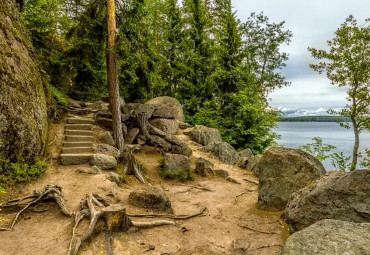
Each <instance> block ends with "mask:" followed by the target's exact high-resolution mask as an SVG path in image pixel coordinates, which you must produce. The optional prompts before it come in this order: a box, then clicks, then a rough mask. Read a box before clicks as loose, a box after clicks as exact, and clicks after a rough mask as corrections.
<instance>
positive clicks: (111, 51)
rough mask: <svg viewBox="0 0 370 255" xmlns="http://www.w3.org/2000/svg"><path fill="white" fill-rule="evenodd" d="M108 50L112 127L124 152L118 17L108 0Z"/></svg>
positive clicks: (115, 137) (111, 2)
mask: <svg viewBox="0 0 370 255" xmlns="http://www.w3.org/2000/svg"><path fill="white" fill-rule="evenodd" d="M107 3H108V6H107V12H108V49H107V76H108V89H109V108H110V110H111V112H112V127H113V135H114V140H115V142H116V145H117V148H118V149H119V150H120V151H123V147H124V140H123V132H122V124H121V107H120V100H119V98H120V96H119V87H118V77H117V55H116V17H115V6H114V0H108V2H107Z"/></svg>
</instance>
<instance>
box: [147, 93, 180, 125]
mask: <svg viewBox="0 0 370 255" xmlns="http://www.w3.org/2000/svg"><path fill="white" fill-rule="evenodd" d="M145 104H147V105H152V106H154V108H155V111H154V112H153V117H157V118H166V119H177V120H179V121H185V116H184V112H183V109H182V105H181V103H180V102H179V101H178V100H177V99H176V98H173V97H167V96H163V97H156V98H153V99H152V100H149V101H148V102H146V103H145Z"/></svg>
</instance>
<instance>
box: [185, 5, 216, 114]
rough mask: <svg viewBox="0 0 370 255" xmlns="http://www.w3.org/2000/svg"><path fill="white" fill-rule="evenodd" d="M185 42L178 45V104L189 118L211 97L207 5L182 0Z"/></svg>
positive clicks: (211, 67)
mask: <svg viewBox="0 0 370 255" xmlns="http://www.w3.org/2000/svg"><path fill="white" fill-rule="evenodd" d="M183 16H184V22H185V27H186V29H185V31H184V33H185V38H184V41H183V44H182V54H183V55H184V60H183V63H184V65H182V72H181V76H182V77H183V79H182V80H181V81H180V87H179V92H180V100H182V102H183V103H184V104H185V110H186V111H187V112H188V114H190V115H193V114H195V113H196V111H197V109H198V108H199V107H200V106H201V105H202V104H203V103H204V102H206V101H209V100H211V99H212V97H213V93H214V90H215V87H214V84H212V82H211V81H210V75H211V73H212V72H213V65H212V62H213V60H214V59H213V53H212V45H213V40H212V39H211V36H210V33H211V31H210V29H211V27H212V20H211V18H210V10H209V4H208V1H205V0H185V1H184V3H183Z"/></svg>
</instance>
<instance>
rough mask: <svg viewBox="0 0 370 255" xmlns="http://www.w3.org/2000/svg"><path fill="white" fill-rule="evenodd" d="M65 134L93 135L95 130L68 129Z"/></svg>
mask: <svg viewBox="0 0 370 255" xmlns="http://www.w3.org/2000/svg"><path fill="white" fill-rule="evenodd" d="M64 134H65V135H83V136H92V135H93V131H90V130H66V131H65V132H64Z"/></svg>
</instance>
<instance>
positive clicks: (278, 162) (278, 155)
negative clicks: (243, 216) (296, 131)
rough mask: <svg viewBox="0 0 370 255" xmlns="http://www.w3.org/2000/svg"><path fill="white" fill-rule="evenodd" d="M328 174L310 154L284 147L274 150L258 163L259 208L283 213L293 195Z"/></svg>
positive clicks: (268, 152)
mask: <svg viewBox="0 0 370 255" xmlns="http://www.w3.org/2000/svg"><path fill="white" fill-rule="evenodd" d="M323 174H325V168H324V167H323V165H322V164H321V162H320V161H319V160H318V159H316V158H314V157H313V156H311V155H310V154H308V153H306V152H304V151H302V150H298V149H290V148H283V147H271V148H270V149H268V150H267V151H266V152H265V154H264V155H263V157H262V158H261V159H260V161H259V163H258V177H259V180H260V181H259V192H258V206H259V207H260V208H262V209H273V210H283V209H284V207H285V205H286V203H287V202H288V199H289V197H290V195H291V194H292V193H293V192H295V191H297V190H299V189H302V188H304V187H305V186H306V185H307V184H309V183H312V182H313V181H315V180H317V179H319V178H320V176H322V175H323Z"/></svg>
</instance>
